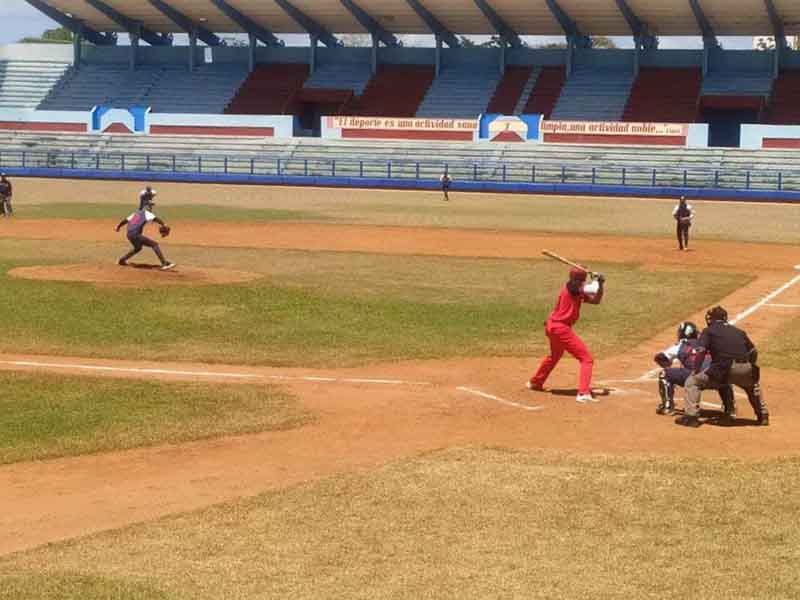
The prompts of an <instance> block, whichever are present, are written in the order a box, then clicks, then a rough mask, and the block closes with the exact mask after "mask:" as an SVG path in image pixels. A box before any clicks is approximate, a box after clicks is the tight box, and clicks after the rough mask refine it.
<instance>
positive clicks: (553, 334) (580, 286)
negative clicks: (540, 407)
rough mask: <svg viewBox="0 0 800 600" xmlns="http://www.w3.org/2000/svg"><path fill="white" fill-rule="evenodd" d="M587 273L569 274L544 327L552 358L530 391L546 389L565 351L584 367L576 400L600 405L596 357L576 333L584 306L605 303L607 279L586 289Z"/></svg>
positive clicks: (533, 379)
mask: <svg viewBox="0 0 800 600" xmlns="http://www.w3.org/2000/svg"><path fill="white" fill-rule="evenodd" d="M587 276H588V274H587V272H586V271H585V270H583V269H578V268H574V269H571V270H570V272H569V281H567V283H566V285H565V286H564V288H563V289H562V290H561V294H560V295H559V296H558V300H557V301H556V307H555V308H554V309H553V312H552V313H550V316H549V317H548V319H547V321H546V322H545V324H544V332H545V334H546V335H547V337H548V339H549V340H550V354H549V355H548V356H547V357H545V359H544V360H543V361H542V363H541V364H540V365H539V369H538V370H537V371H536V374H535V375H534V376H533V377H531V379H530V381H528V383H527V386H528V389H530V390H542V389H544V382H545V381H546V380H547V377H548V376H549V375H550V373H551V372H552V370H553V369H554V368H555V366H556V365H557V364H558V361H560V360H561V357H562V356H563V355H564V351H567V352H569V353H570V354H571V355H572V356H574V357H575V358H576V359H578V361H579V362H580V364H581V370H580V379H579V384H578V395H577V396H576V397H575V400H576V401H577V402H580V403H586V402H597V400H596V399H595V397H594V396H593V395H592V387H591V386H592V368H593V367H594V358H593V357H592V353H591V352H589V349H588V348H587V347H586V344H584V343H583V340H581V338H579V337H578V336H577V335H576V334H575V332H574V331H573V330H572V326H573V325H574V324H575V323H576V322H577V321H578V319H579V318H580V313H581V304H582V303H583V302H586V303H587V304H600V301H601V300H602V299H603V290H604V286H605V281H606V279H605V277H604V276H603V275H602V274H601V273H597V274H595V275H594V276H595V279H594V280H593V281H592V282H591V283H590V284H588V285H586V279H587Z"/></svg>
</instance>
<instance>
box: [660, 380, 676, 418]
mask: <svg viewBox="0 0 800 600" xmlns="http://www.w3.org/2000/svg"><path fill="white" fill-rule="evenodd" d="M658 395H659V397H660V398H661V402H660V403H659V405H658V406H657V407H656V413H657V414H659V415H665V414H667V413H668V412H672V411H673V410H675V386H674V385H672V384H671V383H670V382H669V381H667V379H666V376H665V373H664V371H661V372H660V373H659V374H658Z"/></svg>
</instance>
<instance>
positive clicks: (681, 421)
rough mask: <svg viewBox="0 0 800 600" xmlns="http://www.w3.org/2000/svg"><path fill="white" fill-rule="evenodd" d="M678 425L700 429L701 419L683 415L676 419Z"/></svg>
mask: <svg viewBox="0 0 800 600" xmlns="http://www.w3.org/2000/svg"><path fill="white" fill-rule="evenodd" d="M675 424H676V425H683V426H684V427H693V428H697V427H700V419H698V418H697V417H695V416H693V415H682V416H680V417H678V418H677V419H675Z"/></svg>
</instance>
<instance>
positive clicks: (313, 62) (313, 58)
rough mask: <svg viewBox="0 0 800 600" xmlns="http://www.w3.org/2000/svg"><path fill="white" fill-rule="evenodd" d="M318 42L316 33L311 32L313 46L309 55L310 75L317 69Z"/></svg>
mask: <svg viewBox="0 0 800 600" xmlns="http://www.w3.org/2000/svg"><path fill="white" fill-rule="evenodd" d="M317 44H319V38H318V37H317V36H316V34H313V33H312V34H311V46H310V48H309V55H308V71H309V75H313V74H314V71H316V70H317Z"/></svg>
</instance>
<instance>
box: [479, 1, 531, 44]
mask: <svg viewBox="0 0 800 600" xmlns="http://www.w3.org/2000/svg"><path fill="white" fill-rule="evenodd" d="M474 2H475V5H476V6H477V7H478V8H479V9H480V11H481V12H482V13H483V16H484V17H486V20H487V21H489V23H491V25H492V27H494V30H495V31H496V32H497V34H498V35H499V36H500V37H501V38H503V39H504V40H505V41H507V42H508V43H509V45H510V46H511V47H512V48H522V47H523V46H524V45H525V44H523V43H522V40H521V39H519V35H517V32H516V31H514V29H513V28H512V27H511V26H510V25H509V24H508V23H506V22H505V21H504V20H503V18H502V17H501V16H500V15H499V14H497V11H496V10H495V9H494V8H493V7H492V6H491V5H490V4H489V3H488V2H487V1H486V0H474Z"/></svg>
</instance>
